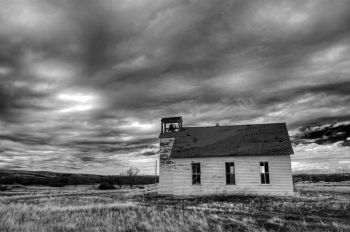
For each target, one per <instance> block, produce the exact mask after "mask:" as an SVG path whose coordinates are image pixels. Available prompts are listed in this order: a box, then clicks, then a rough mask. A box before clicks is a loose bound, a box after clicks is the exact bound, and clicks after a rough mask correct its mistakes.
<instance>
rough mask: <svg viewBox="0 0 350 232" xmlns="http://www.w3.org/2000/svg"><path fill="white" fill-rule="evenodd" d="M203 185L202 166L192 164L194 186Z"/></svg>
mask: <svg viewBox="0 0 350 232" xmlns="http://www.w3.org/2000/svg"><path fill="white" fill-rule="evenodd" d="M197 184H201V164H200V163H192V185H197Z"/></svg>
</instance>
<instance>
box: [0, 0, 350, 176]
mask: <svg viewBox="0 0 350 232" xmlns="http://www.w3.org/2000/svg"><path fill="white" fill-rule="evenodd" d="M349 11H350V2H349V1H348V0H337V1H328V0H327V1H326V0H320V1H316V0H311V1H297V0H296V1H282V0H281V1H277V0H276V1H249V0H248V1H247V0H244V1H243V0H242V1H222V0H220V1H216V0H210V1H209V0H198V1H192V0H183V1H179V0H176V1H175V0H173V1H171V0H162V1H147V2H146V1H141V0H135V1H112V0H104V1H92V0H88V1H86V0H84V1H80V0H74V1H68V0H67V1H64V0H60V1H48V0H47V1H40V0H37V1H24V0H22V1H20V0H15V1H13V0H11V1H10V0H5V1H1V2H0V168H19V169H31V170H50V171H69V172H85V173H99V174H100V173H103V174H119V173H120V172H122V171H123V170H124V169H125V168H127V167H130V166H137V167H139V168H140V169H141V172H143V173H153V171H154V163H155V160H156V159H157V150H158V139H157V137H158V133H159V130H160V118H161V117H166V116H178V115H181V116H183V118H184V126H199V125H208V126H211V125H215V124H216V123H219V124H220V125H230V124H249V123H269V122H287V125H288V128H289V132H290V135H291V136H292V140H293V146H294V149H295V153H296V154H295V155H294V156H293V157H292V160H293V170H295V171H307V170H314V169H323V168H324V167H326V166H327V167H328V170H329V171H330V172H333V171H337V170H338V169H340V168H345V169H348V170H350V167H349V162H348V161H350V158H349V155H350V153H349V146H347V145H346V144H348V142H347V141H348V140H349V139H348V138H349V137H348V135H349V129H348V126H344V125H348V124H346V123H347V122H348V121H349V120H350V108H349V102H350V94H349V93H350V23H349V22H350V15H349V14H348V12H349ZM336 123H338V124H337V125H343V127H341V128H343V129H344V128H345V127H346V128H345V129H344V131H343V129H341V130H342V131H341V133H343V132H344V133H343V134H341V135H340V134H337V133H338V132H339V131H337V132H334V133H335V134H334V133H333V132H332V133H331V132H324V133H323V132H320V131H319V130H318V129H317V131H319V132H317V133H318V134H317V133H316V134H317V135H316V134H312V133H311V131H310V130H313V129H312V128H315V126H318V128H328V129H329V130H328V129H327V131H333V129H334V128H335V127H334V125H336ZM330 125H333V126H330ZM305 128H309V129H305ZM336 128H338V127H336ZM315 130H316V129H315ZM322 130H323V129H322ZM324 130H326V129H324ZM334 130H335V129H334ZM307 131H308V132H307ZM313 131H314V130H313ZM306 132H307V133H306ZM329 133H330V134H331V136H330V137H329ZM333 135H334V136H333ZM307 136H309V137H307ZM310 136H311V137H312V138H310ZM314 136H316V137H317V138H314ZM324 136H326V137H327V138H326V137H324ZM340 137H341V139H338V138H340ZM326 141H327V142H326ZM334 148H336V149H334ZM334 152H336V154H335V153H334ZM316 160H317V162H316ZM330 160H331V161H332V162H330ZM330 164H331V165H330Z"/></svg>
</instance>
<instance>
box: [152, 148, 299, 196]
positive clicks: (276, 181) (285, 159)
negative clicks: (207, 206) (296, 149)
mask: <svg viewBox="0 0 350 232" xmlns="http://www.w3.org/2000/svg"><path fill="white" fill-rule="evenodd" d="M260 161H268V162H269V169H270V170H269V171H270V184H267V185H266V184H261V183H260V171H259V165H260ZM192 162H199V163H200V164H201V185H192V172H191V163H192ZM225 162H234V163H235V172H236V173H235V174H236V175H235V177H236V184H235V185H226V179H225V178H226V177H225ZM162 169H163V170H162ZM162 179H163V180H162ZM159 187H160V189H159V193H160V194H175V195H205V194H261V195H293V194H294V193H293V182H292V172H291V162H290V156H289V155H283V156H235V157H215V158H184V159H174V160H173V162H172V164H171V165H166V166H164V165H163V166H162V167H161V174H160V186H159Z"/></svg>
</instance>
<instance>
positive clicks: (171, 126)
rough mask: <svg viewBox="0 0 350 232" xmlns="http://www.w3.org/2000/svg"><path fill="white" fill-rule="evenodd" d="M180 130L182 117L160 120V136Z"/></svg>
mask: <svg viewBox="0 0 350 232" xmlns="http://www.w3.org/2000/svg"><path fill="white" fill-rule="evenodd" d="M181 129H182V117H181V116H180V117H170V118H162V120H161V130H160V131H161V132H160V133H161V134H165V133H168V132H179V131H181Z"/></svg>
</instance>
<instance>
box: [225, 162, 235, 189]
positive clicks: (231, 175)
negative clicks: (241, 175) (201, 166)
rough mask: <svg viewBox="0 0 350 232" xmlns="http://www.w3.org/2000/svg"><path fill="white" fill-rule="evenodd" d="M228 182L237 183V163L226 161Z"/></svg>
mask: <svg viewBox="0 0 350 232" xmlns="http://www.w3.org/2000/svg"><path fill="white" fill-rule="evenodd" d="M226 184H236V177H235V163H234V162H229V163H226Z"/></svg>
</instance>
